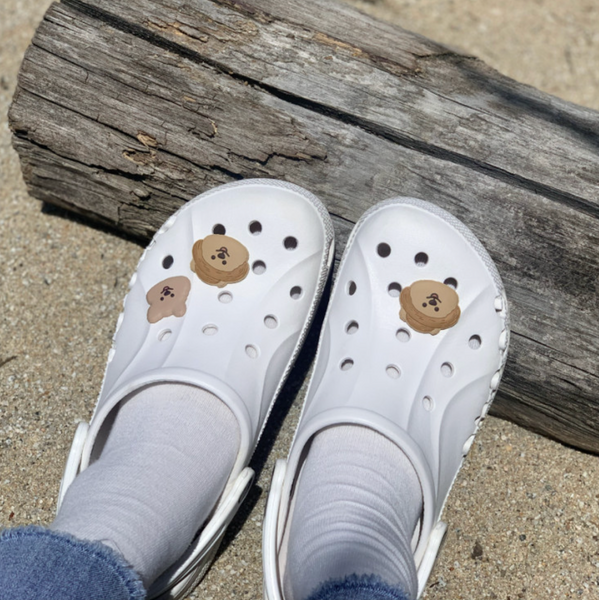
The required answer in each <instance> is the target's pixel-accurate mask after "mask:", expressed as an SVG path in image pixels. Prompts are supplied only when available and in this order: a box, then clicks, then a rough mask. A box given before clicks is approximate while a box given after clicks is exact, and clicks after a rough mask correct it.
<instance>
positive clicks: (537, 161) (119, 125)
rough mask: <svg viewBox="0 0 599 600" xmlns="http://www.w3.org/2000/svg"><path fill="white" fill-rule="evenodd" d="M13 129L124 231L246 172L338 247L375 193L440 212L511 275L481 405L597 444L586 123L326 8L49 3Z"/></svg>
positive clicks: (95, 211)
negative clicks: (305, 206) (272, 184)
mask: <svg viewBox="0 0 599 600" xmlns="http://www.w3.org/2000/svg"><path fill="white" fill-rule="evenodd" d="M10 121H11V127H12V129H13V131H14V134H15V137H14V144H15V147H16V149H17V150H18V152H19V154H20V157H21V161H22V166H23V173H24V177H25V181H26V183H27V185H28V187H29V190H30V192H31V193H32V195H34V196H35V197H37V198H40V199H42V200H45V201H47V202H50V203H53V204H57V205H60V206H63V207H65V208H68V209H69V210H71V211H75V212H78V213H81V214H83V215H85V216H86V217H88V218H90V219H93V220H95V221H98V222H101V223H103V224H104V225H107V226H109V227H113V228H116V229H119V230H121V231H123V232H126V233H127V234H130V235H133V236H135V237H137V238H140V239H147V238H149V237H150V236H151V235H152V233H153V232H154V231H155V229H156V228H157V227H159V226H160V225H161V224H162V222H163V221H164V219H165V218H166V217H167V216H168V215H169V214H170V213H171V212H172V211H173V210H175V209H176V208H177V207H178V206H180V205H181V204H182V203H183V202H185V201H186V200H188V199H189V198H191V197H193V196H194V195H196V194H198V193H200V192H202V191H203V190H205V189H207V188H210V187H213V186H214V185H218V184H220V183H224V182H227V181H231V180H232V179H239V178H242V177H276V178H281V179H287V180H290V181H293V182H295V183H298V184H299V185H303V186H305V187H307V188H308V189H310V190H312V191H314V192H315V193H316V194H318V195H319V196H320V197H321V198H322V199H323V201H324V202H325V203H326V204H327V207H328V208H329V210H330V211H331V213H332V214H333V217H334V222H335V226H336V229H337V234H338V240H339V241H340V243H339V244H338V252H341V250H342V249H343V245H344V242H345V239H346V237H347V234H348V232H349V231H350V230H351V227H352V225H353V223H354V222H355V221H356V220H357V219H358V218H359V217H360V215H361V214H362V212H363V211H364V210H365V209H366V208H367V207H368V206H370V205H372V204H373V203H374V202H376V201H378V200H382V199H385V198H388V197H391V196H394V195H412V196H416V197H421V198H424V199H427V200H431V201H433V202H436V203H438V204H439V205H441V206H443V207H444V208H446V209H447V210H449V211H450V212H452V213H454V214H455V215H456V216H457V217H458V218H460V219H462V220H463V221H464V222H466V224H467V225H468V226H469V227H471V229H473V231H474V232H475V233H476V235H477V236H478V237H479V238H480V239H481V240H482V241H483V243H484V244H485V246H486V247H487V249H488V250H489V252H490V254H491V255H492V256H493V258H494V259H495V261H496V262H497V265H498V268H499V271H500V273H501V275H502V277H503V279H504V282H505V284H506V288H507V293H508V297H509V300H510V304H511V308H512V333H513V335H512V347H511V354H510V358H509V360H508V367H507V369H506V374H505V377H504V381H503V383H502V386H501V389H500V392H499V394H498V398H497V401H496V403H495V405H494V408H493V412H494V413H495V414H498V415H500V416H504V417H506V418H509V419H511V420H514V421H516V422H518V423H520V424H524V425H526V426H528V427H531V428H533V429H535V430H537V431H540V432H542V433H544V434H546V435H549V436H551V437H554V438H556V439H558V440H561V441H564V442H566V443H568V444H571V445H574V446H577V447H580V448H584V449H587V450H591V451H593V452H599V439H598V436H597V435H596V432H597V429H598V426H599V383H598V382H599V380H598V376H599V366H598V365H599V361H598V360H597V356H598V353H599V325H598V321H599V319H598V317H599V308H598V300H597V290H596V287H597V284H598V282H599V227H598V216H599V205H598V203H597V200H596V198H595V194H594V192H595V189H596V184H597V180H598V179H599V159H598V158H597V148H598V146H599V144H598V140H599V138H598V137H597V132H598V131H599V120H598V119H597V113H595V112H593V111H590V110H587V109H583V108H581V107H577V106H574V105H571V104H568V103H566V102H563V101H560V100H558V99H556V98H553V97H550V96H548V95H546V94H543V93H541V92H539V91H537V90H534V89H532V88H530V87H527V86H523V85H521V84H518V83H516V82H514V81H511V80H509V79H507V78H505V77H503V76H501V75H500V74H498V73H496V72H494V71H492V70H491V69H490V68H489V67H487V66H486V65H484V64H483V63H481V62H480V61H478V60H475V59H473V58H470V57H466V56H462V55H459V54H456V53H454V52H452V51H450V50H448V49H447V48H444V47H442V46H440V45H438V44H435V43H434V42H431V41H429V40H426V39H424V38H422V37H420V36H417V35H415V34H412V33H409V32H405V31H402V30H400V29H398V28H396V27H393V26H391V25H387V24H384V23H380V22H378V21H375V20H373V19H371V18H370V17H367V16H365V15H362V14H361V13H357V12H356V11H354V10H353V9H351V8H349V7H348V6H345V5H337V4H333V3H330V2H328V1H327V2H325V1H324V0H322V1H314V0H311V1H310V2H304V3H302V4H301V5H297V4H294V3H287V2H282V1H281V0H279V1H275V0H251V1H249V0H248V1H246V2H243V3H241V2H235V1H234V0H221V1H220V2H218V1H214V2H211V1H208V0H196V1H195V2H193V3H189V2H185V3H184V2H183V1H180V0H162V1H161V2H152V1H149V0H127V2H123V1H121V0H103V1H102V2H101V3H100V2H99V1H96V0H94V1H93V2H90V3H87V4H84V3H81V2H79V1H78V0H66V1H64V2H63V3H61V4H54V5H53V6H52V7H51V8H50V10H49V11H48V13H47V15H46V17H45V19H44V21H43V22H42V24H41V25H40V28H39V30H38V32H37V34H36V36H35V38H34V40H33V43H32V45H31V47H30V48H29V50H28V52H27V55H26V57H25V60H24V63H23V66H22V69H21V73H20V78H19V87H18V89H17V92H16V94H15V99H14V103H13V106H12V108H11V112H10Z"/></svg>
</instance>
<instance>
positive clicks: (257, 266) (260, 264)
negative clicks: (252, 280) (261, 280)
mask: <svg viewBox="0 0 599 600" xmlns="http://www.w3.org/2000/svg"><path fill="white" fill-rule="evenodd" d="M252 271H254V273H256V275H262V273H264V271H266V263H265V262H264V261H262V260H257V261H255V262H254V264H253V265H252Z"/></svg>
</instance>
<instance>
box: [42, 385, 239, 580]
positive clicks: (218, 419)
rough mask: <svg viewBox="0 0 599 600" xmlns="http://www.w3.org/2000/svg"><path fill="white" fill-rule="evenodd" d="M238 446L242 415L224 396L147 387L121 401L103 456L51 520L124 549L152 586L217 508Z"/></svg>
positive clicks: (178, 387) (73, 487)
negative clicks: (236, 414)
mask: <svg viewBox="0 0 599 600" xmlns="http://www.w3.org/2000/svg"><path fill="white" fill-rule="evenodd" d="M238 449H239V427H238V424H237V420H236V419H235V417H234V415H233V413H232V412H231V411H230V409H229V408H228V407H227V406H226V405H225V404H224V403H223V402H222V401H221V400H219V399H218V398H217V397H216V396H214V395H212V394H210V393H209V392H206V391H205V390H202V389H199V388H196V387H193V386H188V385H183V384H160V385H155V386H152V387H149V388H146V389H144V390H142V391H140V392H139V393H138V394H137V395H135V396H134V397H133V398H131V399H130V400H128V401H127V402H126V403H125V404H124V405H123V406H122V407H121V409H120V410H119V412H118V414H117V417H116V419H115V422H114V424H113V425H112V428H111V431H110V434H109V436H108V439H107V441H106V444H105V446H104V448H103V451H102V455H101V457H100V459H99V460H97V461H96V462H95V463H93V464H92V465H91V466H90V467H89V468H87V469H86V470H85V471H83V472H82V473H81V474H80V475H79V476H78V477H77V478H76V479H75V481H74V482H73V484H72V485H71V487H70V488H69V489H68V491H67V493H66V495H65V498H64V501H63V504H62V506H61V508H60V511H59V513H58V515H57V517H56V520H55V521H54V523H52V525H51V526H50V527H51V529H53V530H56V531H63V532H66V533H70V534H71V535H74V536H75V537H77V538H79V539H86V540H95V541H100V542H103V543H105V544H107V545H108V546H110V547H112V548H113V549H114V550H117V551H118V552H120V553H121V554H122V555H123V556H124V558H125V560H126V561H127V562H128V563H129V564H130V565H131V566H132V567H133V568H134V569H135V571H137V573H138V574H139V575H140V576H141V579H142V581H143V582H144V585H145V586H146V588H147V587H149V585H150V584H151V583H152V582H153V581H154V580H155V579H156V578H157V577H158V576H159V575H160V574H161V573H162V572H163V571H165V570H166V569H167V568H168V567H169V566H171V565H172V564H173V563H174V562H175V561H176V560H177V559H178V558H180V556H181V555H182V554H183V552H184V551H185V550H186V548H187V547H188V546H189V544H190V542H191V541H192V539H193V537H194V536H195V534H196V533H197V531H198V529H199V527H200V525H201V524H202V523H203V522H204V521H205V520H206V519H207V517H208V516H209V513H210V512H211V511H212V509H213V508H214V506H215V504H216V502H217V500H218V498H219V496H220V495H221V493H222V491H223V489H224V486H225V484H226V482H227V479H228V478H229V475H230V474H231V470H232V468H233V464H234V462H235V459H236V457H237V452H238Z"/></svg>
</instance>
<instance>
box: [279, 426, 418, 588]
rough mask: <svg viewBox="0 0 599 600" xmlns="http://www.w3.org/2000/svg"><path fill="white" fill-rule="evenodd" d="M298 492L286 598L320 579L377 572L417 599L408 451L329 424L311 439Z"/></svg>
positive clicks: (414, 497)
mask: <svg viewBox="0 0 599 600" xmlns="http://www.w3.org/2000/svg"><path fill="white" fill-rule="evenodd" d="M297 486H298V487H297V490H296V492H295V497H296V500H295V506H294V509H293V514H292V517H291V519H292V521H291V525H290V530H289V537H288V547H287V564H286V568H285V577H284V591H285V600H306V598H308V597H309V596H310V595H311V594H312V593H314V592H315V591H316V590H317V589H318V588H319V587H320V585H321V584H323V583H325V582H327V581H329V580H335V579H343V578H345V577H346V576H349V575H352V574H355V575H375V576H378V577H380V578H381V579H382V580H383V581H384V582H385V583H387V584H388V585H390V586H394V587H399V588H401V589H402V591H403V592H404V594H406V595H408V597H409V598H416V594H417V587H418V582H417V576H416V566H415V564H414V558H413V555H412V550H411V540H412V535H413V533H414V529H415V527H416V524H417V522H418V518H419V517H420V514H421V511H422V492H421V488H420V483H419V481H418V477H417V475H416V472H415V471H414V468H413V467H412V464H411V463H410V461H409V460H408V459H407V457H406V456H405V454H404V453H403V452H402V451H401V450H400V449H399V448H398V447H397V446H396V445H395V444H394V443H393V442H391V441H389V440H388V439H387V438H385V437H384V436H382V435H380V434H378V433H376V432H375V431H373V430H371V429H369V428H367V427H361V426H358V425H343V426H337V427H333V428H331V429H328V430H325V431H323V432H321V433H320V434H318V435H317V436H316V438H315V439H314V441H313V443H312V446H311V447H310V451H309V454H308V457H307V458H306V463H305V465H304V467H303V470H302V473H301V476H300V480H299V482H298V484H297Z"/></svg>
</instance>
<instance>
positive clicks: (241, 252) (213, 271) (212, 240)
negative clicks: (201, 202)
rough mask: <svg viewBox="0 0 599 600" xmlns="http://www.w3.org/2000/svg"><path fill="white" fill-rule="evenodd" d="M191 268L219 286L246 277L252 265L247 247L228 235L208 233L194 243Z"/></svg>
mask: <svg viewBox="0 0 599 600" xmlns="http://www.w3.org/2000/svg"><path fill="white" fill-rule="evenodd" d="M191 254H192V259H191V263H190V265H189V266H190V268H191V270H192V271H193V272H194V273H195V274H196V275H197V276H198V277H199V278H200V279H201V280H202V281H203V282H204V283H207V284H209V285H215V286H217V287H225V286H226V285H227V284H229V283H237V282H238V281H241V280H242V279H245V278H246V276H247V274H248V272H249V270H250V266H249V264H248V260H249V258H250V254H249V252H248V250H247V248H246V247H245V246H244V245H243V244H242V243H241V242H238V241H237V240H236V239H234V238H231V237H228V236H226V235H219V234H213V235H208V236H206V237H205V238H204V239H202V240H197V241H196V242H195V244H194V245H193V248H192V251H191Z"/></svg>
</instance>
